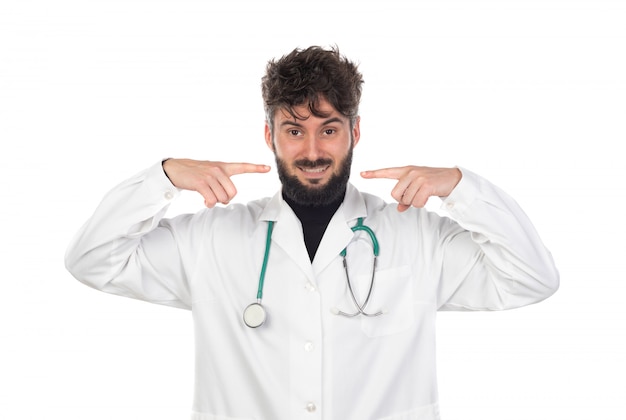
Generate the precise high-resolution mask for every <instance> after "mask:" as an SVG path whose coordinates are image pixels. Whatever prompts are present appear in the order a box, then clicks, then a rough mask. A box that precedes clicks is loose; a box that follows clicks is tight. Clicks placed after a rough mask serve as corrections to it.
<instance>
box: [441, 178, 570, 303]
mask: <svg viewBox="0 0 626 420" xmlns="http://www.w3.org/2000/svg"><path fill="white" fill-rule="evenodd" d="M461 171H462V173H463V177H462V179H461V181H460V182H459V184H458V185H457V187H456V188H455V189H454V191H453V192H452V193H451V194H450V195H449V196H448V197H446V198H445V199H444V200H443V203H442V208H443V209H444V210H445V211H447V212H448V214H449V216H450V217H451V218H452V219H453V220H454V221H455V222H456V223H457V224H458V226H456V228H454V227H451V228H450V230H449V231H448V232H447V233H446V234H443V235H442V236H441V238H440V240H441V243H440V248H441V249H442V250H443V251H442V252H443V255H442V256H441V263H442V269H441V279H440V285H439V292H438V304H439V309H441V310H500V309H510V308H516V307H520V306H525V305H529V304H532V303H535V302H539V301H541V300H543V299H546V298H547V297H549V296H551V295H552V294H553V293H554V292H555V291H556V290H557V289H558V287H559V274H558V271H557V269H556V267H555V265H554V261H553V259H552V255H551V254H550V252H549V251H548V250H547V249H546V247H545V246H544V244H543V243H542V241H541V239H540V238H539V235H538V234H537V232H536V230H535V228H534V227H533V225H532V223H531V222H530V220H529V219H528V217H527V216H526V214H525V213H524V212H523V210H522V209H521V208H520V207H519V205H518V204H517V203H516V202H515V201H514V200H513V199H512V198H511V197H510V196H509V195H507V194H506V193H505V192H503V191H502V190H501V189H499V188H498V187H496V186H495V185H493V184H491V183H490V182H488V181H487V180H485V179H484V178H481V177H480V176H478V175H476V174H474V173H472V172H470V171H468V170H466V169H461ZM454 225H456V224H451V226H454ZM459 226H460V227H459Z"/></svg>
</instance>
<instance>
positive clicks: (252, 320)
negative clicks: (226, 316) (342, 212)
mask: <svg viewBox="0 0 626 420" xmlns="http://www.w3.org/2000/svg"><path fill="white" fill-rule="evenodd" d="M351 229H352V232H357V231H363V232H365V233H367V235H368V236H369V237H370V239H371V240H372V245H373V253H374V262H373V264H372V277H371V279H370V285H369V290H368V293H367V297H366V298H365V301H364V302H363V304H360V303H359V302H358V301H357V299H356V296H355V295H354V290H353V288H352V282H351V281H350V276H349V274H348V262H347V260H346V249H347V247H346V248H344V249H343V250H342V251H341V253H340V255H341V257H342V258H343V267H344V271H345V273H346V283H347V285H348V289H349V290H350V297H351V298H352V302H353V303H354V306H355V307H356V309H357V311H356V312H354V313H349V312H343V311H340V310H338V309H333V312H334V313H335V314H336V315H342V316H346V317H354V316H357V315H364V316H368V317H374V316H378V315H382V314H383V311H378V312H376V313H368V312H365V308H366V306H367V305H368V303H369V301H370V297H371V296H372V289H373V287H374V278H375V273H376V261H377V258H378V254H379V252H380V247H379V244H378V239H377V238H376V235H375V234H374V231H373V230H372V229H371V228H370V227H368V226H365V225H364V224H363V218H362V217H359V218H358V220H357V224H356V225H355V226H353V227H352V228H351ZM273 230H274V221H272V220H270V221H268V225H267V235H266V238H265V253H264V255H263V264H262V265H261V274H260V275H259V285H258V289H257V295H256V298H257V301H256V302H254V303H251V304H250V305H248V306H247V307H246V309H245V310H244V312H243V320H244V323H245V324H246V325H247V326H248V327H250V328H257V327H260V326H261V325H263V323H264V322H265V319H266V312H265V308H263V305H262V304H261V301H262V299H263V286H264V284H265V273H266V271H267V263H268V261H269V255H270V248H271V244H272V231H273Z"/></svg>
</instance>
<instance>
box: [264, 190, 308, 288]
mask: <svg viewBox="0 0 626 420" xmlns="http://www.w3.org/2000/svg"><path fill="white" fill-rule="evenodd" d="M259 219H260V220H262V221H268V220H273V221H275V222H276V224H275V225H274V230H273V233H272V246H278V247H280V248H282V249H283V250H284V251H285V254H286V255H287V256H288V257H289V258H291V259H292V260H293V261H294V262H295V263H296V265H297V266H298V267H299V268H300V269H301V270H302V271H303V272H304V273H305V274H306V276H307V277H308V278H309V280H310V281H314V279H315V278H314V276H313V270H312V269H311V261H310V260H309V254H308V253H307V250H306V246H305V245H304V236H303V233H302V224H301V223H300V220H299V219H298V217H297V216H296V215H295V213H294V212H293V210H291V207H289V205H288V204H287V203H286V202H285V201H284V200H283V198H282V195H281V193H280V192H278V193H277V194H276V195H274V197H272V198H271V200H270V201H269V202H268V204H267V206H266V207H265V208H264V209H263V212H262V213H261V216H260V218H259ZM270 258H271V253H270Z"/></svg>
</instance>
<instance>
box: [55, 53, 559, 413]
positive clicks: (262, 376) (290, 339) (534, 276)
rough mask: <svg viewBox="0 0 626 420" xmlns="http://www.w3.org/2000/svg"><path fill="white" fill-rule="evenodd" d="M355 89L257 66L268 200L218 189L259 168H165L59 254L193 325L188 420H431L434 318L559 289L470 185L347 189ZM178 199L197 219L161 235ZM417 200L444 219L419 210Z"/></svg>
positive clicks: (488, 187)
mask: <svg viewBox="0 0 626 420" xmlns="http://www.w3.org/2000/svg"><path fill="white" fill-rule="evenodd" d="M361 84H362V77H361V75H360V73H359V72H358V70H357V67H356V66H355V65H354V64H353V63H352V62H350V61H349V60H347V59H346V58H345V57H343V56H342V55H340V54H339V52H338V51H337V50H336V49H331V50H325V49H322V48H319V47H311V48H308V49H304V50H294V51H293V52H292V53H290V54H288V55H286V56H284V57H282V58H281V59H279V60H275V61H270V62H269V64H268V67H267V72H266V75H265V76H264V78H263V84H262V86H263V98H264V101H265V110H266V114H267V121H266V127H265V141H266V143H267V145H268V147H269V148H270V149H271V150H272V151H273V153H274V154H275V157H276V164H277V167H278V173H279V177H280V180H281V183H282V188H281V191H280V192H278V193H277V194H276V195H275V196H274V197H272V198H264V199H260V200H257V201H253V202H250V203H248V204H247V205H242V204H229V202H230V201H231V200H232V198H233V197H234V196H235V195H236V193H237V191H236V189H235V186H234V185H233V182H232V180H231V177H232V176H233V175H236V174H243V173H255V172H256V173H264V172H267V171H268V170H269V168H268V167H267V166H264V165H256V164H251V163H225V162H211V161H195V160H188V159H168V160H166V161H164V162H158V164H155V165H154V166H153V167H151V168H149V169H147V170H145V171H143V172H141V173H140V174H138V175H137V176H135V177H133V178H131V179H130V180H128V181H126V182H124V183H122V184H120V185H119V186H117V187H116V188H115V189H113V190H112V191H111V192H110V193H109V194H108V195H107V196H106V197H105V199H104V200H103V202H102V203H101V205H100V206H99V207H98V209H97V210H96V212H95V214H94V215H93V216H92V218H91V219H90V220H89V221H88V222H87V223H86V224H85V225H84V226H83V228H82V229H81V231H80V232H79V234H78V235H77V236H76V238H75V239H74V241H73V242H72V244H71V245H70V247H69V249H68V251H67V255H66V265H67V267H68V269H69V270H70V271H71V272H72V274H73V275H74V276H75V277H76V278H78V279H79V280H81V281H82V282H84V283H86V284H88V285H90V286H92V287H95V288H98V289H101V290H103V291H105V292H110V293H115V294H119V295H123V296H127V297H132V298H137V299H143V300H147V301H150V302H154V303H159V304H164V305H170V306H175V307H180V308H185V309H190V310H191V311H192V312H193V319H194V323H195V335H196V386H195V398H194V407H193V414H192V418H193V419H194V420H209V419H210V420H216V419H252V418H254V419H266V420H277V419H288V420H293V419H316V418H317V419H341V420H351V419H354V420H364V419H385V420H395V419H398V420H399V419H403V420H408V419H415V420H418V419H419V420H433V419H439V409H438V397H437V384H436V373H435V313H436V311H437V310H500V309H508V308H515V307H520V306H524V305H529V304H532V303H535V302H538V301H541V300H543V299H545V298H547V297H548V296H550V295H551V294H552V293H554V292H555V291H556V289H557V288H558V282H559V279H558V273H557V271H556V269H555V267H554V264H553V261H552V258H551V255H550V253H549V252H548V251H547V250H546V248H545V247H544V246H543V244H542V243H541V240H540V239H539V237H538V236H537V233H536V232H535V230H534V228H533V227H532V225H531V223H530V222H529V220H528V219H527V217H526V216H525V215H524V213H523V212H522V210H521V209H520V208H519V207H518V205H517V204H516V203H515V202H514V201H513V200H512V199H511V198H510V197H509V196H507V195H506V194H505V193H504V192H502V191H501V190H500V189H498V188H497V187H495V186H493V185H492V184H490V183H489V182H488V181H486V180H485V179H482V178H481V177H479V176H478V175H476V174H474V173H472V172H470V171H468V170H465V169H459V168H429V167H417V166H410V167H401V168H387V169H379V170H373V171H366V172H363V173H362V174H361V175H362V176H363V177H364V178H367V179H372V178H392V179H396V180H397V184H396V185H395V187H394V188H393V191H392V197H393V198H394V199H395V200H396V201H397V204H387V203H385V202H383V201H382V200H381V199H379V198H377V197H374V196H372V195H369V194H366V193H361V192H359V191H357V190H356V189H355V188H354V187H353V186H352V185H351V184H350V183H349V182H348V178H349V174H350V166H351V158H352V152H353V149H354V147H355V146H356V145H357V144H358V142H359V138H360V120H359V116H358V105H359V100H360V96H361ZM180 190H193V191H197V192H199V193H200V194H201V195H202V196H203V197H204V200H205V204H206V206H207V207H208V208H207V209H204V210H203V211H199V212H198V213H196V214H185V215H180V216H177V217H175V218H172V219H164V218H163V215H164V213H165V210H166V208H167V206H168V204H169V203H170V202H171V201H172V200H173V199H174V198H175V197H176V196H177V195H178V194H179V191H180ZM431 196H438V197H441V198H442V200H443V207H444V208H445V209H447V211H448V213H449V216H450V217H440V216H438V215H436V214H434V213H432V212H428V211H426V210H424V209H423V206H424V205H425V203H426V201H427V200H428V198H429V197H431ZM218 203H221V204H224V205H226V206H216V205H217V204H218Z"/></svg>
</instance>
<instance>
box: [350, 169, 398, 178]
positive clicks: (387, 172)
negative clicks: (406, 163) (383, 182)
mask: <svg viewBox="0 0 626 420" xmlns="http://www.w3.org/2000/svg"><path fill="white" fill-rule="evenodd" d="M403 174H404V169H403V168H383V169H374V170H371V171H363V172H361V176H362V177H363V178H367V179H374V178H385V179H400V178H401V177H402V175H403Z"/></svg>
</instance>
